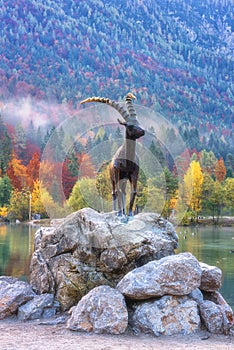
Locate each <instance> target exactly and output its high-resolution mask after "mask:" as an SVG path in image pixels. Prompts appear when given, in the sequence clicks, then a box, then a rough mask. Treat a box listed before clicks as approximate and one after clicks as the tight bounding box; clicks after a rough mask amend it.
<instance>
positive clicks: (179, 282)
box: [116, 253, 202, 300]
mask: <svg viewBox="0 0 234 350" xmlns="http://www.w3.org/2000/svg"><path fill="white" fill-rule="evenodd" d="M201 273H202V271H201V268H200V265H199V262H198V261H197V259H196V258H195V257H194V256H193V255H192V254H190V253H181V254H178V255H174V256H168V257H164V258H162V259H161V260H158V261H152V262H149V263H148V264H146V265H144V266H141V267H139V268H136V269H134V270H132V271H130V272H129V273H128V274H127V275H125V276H124V277H123V279H122V280H121V281H120V282H119V283H118V284H117V287H116V288H117V289H118V290H119V291H120V292H121V293H122V294H124V295H125V296H127V297H129V298H131V299H138V300H139V299H148V298H152V297H158V296H163V295H166V294H170V295H186V294H189V293H191V292H192V291H193V290H194V289H196V288H197V287H199V286H200V282H201Z"/></svg>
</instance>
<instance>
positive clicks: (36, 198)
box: [32, 180, 47, 217]
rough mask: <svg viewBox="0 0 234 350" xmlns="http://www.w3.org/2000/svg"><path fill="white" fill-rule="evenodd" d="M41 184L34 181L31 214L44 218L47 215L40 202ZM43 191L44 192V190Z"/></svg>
mask: <svg viewBox="0 0 234 350" xmlns="http://www.w3.org/2000/svg"><path fill="white" fill-rule="evenodd" d="M41 187H42V186H41V182H40V181H39V180H36V181H34V186H33V191H32V212H33V213H37V214H40V215H41V216H42V217H46V216H47V213H46V210H45V208H44V205H43V202H42V192H43V191H41ZM44 191H46V190H45V189H44Z"/></svg>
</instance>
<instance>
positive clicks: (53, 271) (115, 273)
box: [31, 208, 178, 311]
mask: <svg viewBox="0 0 234 350" xmlns="http://www.w3.org/2000/svg"><path fill="white" fill-rule="evenodd" d="M177 245H178V237H177V234H176V232H175V229H174V227H173V225H172V224H171V223H169V222H168V221H167V220H164V219H162V218H161V217H160V216H159V215H157V214H154V213H150V214H146V213H142V214H138V215H137V216H135V217H134V218H133V219H132V220H129V221H128V222H127V223H122V222H121V220H120V219H119V218H118V217H117V216H116V214H115V213H105V214H100V213H98V212H96V211H94V210H92V209H91V208H85V209H82V210H80V211H78V212H75V213H73V214H71V215H69V216H67V218H65V219H64V220H60V221H57V222H56V221H55V222H54V226H53V227H48V228H43V229H41V230H38V231H37V233H36V236H35V252H34V254H33V257H32V262H31V271H32V273H31V285H32V287H33V289H34V290H35V291H36V292H37V293H38V294H41V293H50V294H51V293H52V294H53V295H55V298H56V300H58V301H59V302H60V304H61V307H62V309H63V310H64V311H65V310H68V309H69V308H70V307H71V306H73V305H75V304H76V303H77V301H78V300H80V299H81V298H82V297H83V296H84V295H86V294H87V293H88V292H89V291H90V290H92V289H93V288H95V287H97V286H100V285H109V286H110V287H115V286H116V284H117V283H118V282H119V281H120V279H121V278H122V277H123V276H124V275H126V273H128V272H129V271H131V270H133V269H134V268H135V267H138V266H141V265H144V264H145V263H147V262H149V261H151V260H158V259H160V258H162V257H164V256H168V255H172V254H174V250H175V248H177Z"/></svg>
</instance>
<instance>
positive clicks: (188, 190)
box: [183, 160, 204, 217]
mask: <svg viewBox="0 0 234 350" xmlns="http://www.w3.org/2000/svg"><path fill="white" fill-rule="evenodd" d="M203 179H204V177H203V173H202V170H201V166H200V164H199V162H197V161H195V160H194V161H192V162H191V164H190V166H189V168H188V170H187V172H186V173H185V175H184V186H183V190H184V191H183V196H184V198H183V199H184V201H185V203H186V204H187V206H188V208H189V209H190V210H192V211H193V212H195V214H196V217H198V213H199V212H200V211H201V209H202V206H201V201H202V184H203Z"/></svg>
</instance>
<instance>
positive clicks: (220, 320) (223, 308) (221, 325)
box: [199, 291, 234, 334]
mask: <svg viewBox="0 0 234 350" xmlns="http://www.w3.org/2000/svg"><path fill="white" fill-rule="evenodd" d="M203 294H204V298H205V304H201V305H199V306H200V310H201V316H202V319H203V321H204V323H205V324H206V326H207V328H208V329H209V330H210V332H212V333H224V334H228V333H229V331H230V329H231V327H232V326H233V324H234V315H233V311H232V308H231V307H230V306H229V305H228V303H227V302H226V300H225V299H224V298H223V296H222V295H221V294H220V293H219V292H217V291H216V292H211V293H208V292H206V293H203ZM207 301H208V302H210V303H212V304H209V303H208V306H209V305H212V306H213V309H211V310H207V303H206V302H207ZM212 310H213V312H211V311H212Z"/></svg>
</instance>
